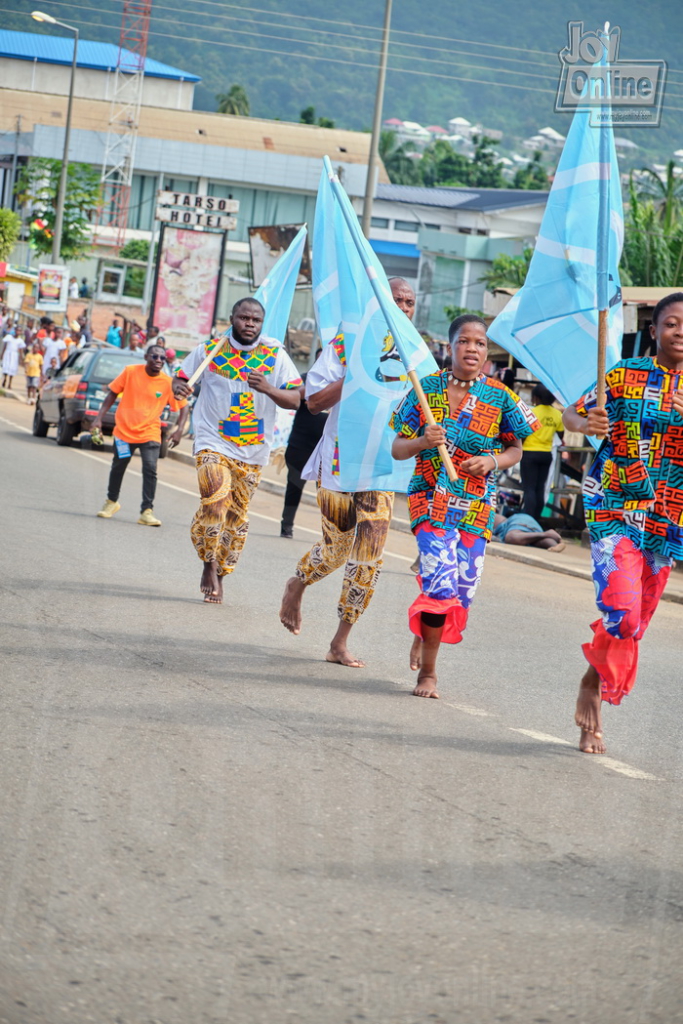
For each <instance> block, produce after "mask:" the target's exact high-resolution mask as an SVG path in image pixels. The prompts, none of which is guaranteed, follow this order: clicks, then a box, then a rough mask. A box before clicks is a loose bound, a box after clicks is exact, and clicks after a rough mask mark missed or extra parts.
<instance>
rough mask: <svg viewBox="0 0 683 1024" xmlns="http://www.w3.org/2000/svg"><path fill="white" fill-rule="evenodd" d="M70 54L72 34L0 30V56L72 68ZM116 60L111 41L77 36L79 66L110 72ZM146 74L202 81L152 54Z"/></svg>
mask: <svg viewBox="0 0 683 1024" xmlns="http://www.w3.org/2000/svg"><path fill="white" fill-rule="evenodd" d="M55 31H56V32H59V31H60V28H59V26H55ZM123 52H124V54H125V55H130V61H129V62H128V63H129V64H130V63H131V62H132V61H133V60H134V55H133V54H132V53H130V51H129V50H124V51H123ZM73 53H74V44H73V38H72V37H71V36H59V35H42V34H39V33H38V32H10V31H8V30H7V29H0V58H8V59H10V60H30V61H38V63H40V64H64V65H66V66H67V67H71V62H72V60H73ZM118 59H119V48H118V46H116V45H115V44H114V43H96V42H94V41H93V40H92V39H80V40H79V42H78V60H77V66H78V67H79V68H89V69H90V70H92V71H113V70H114V69H115V68H116V65H117V62H118ZM124 63H125V57H124ZM145 75H146V76H147V77H149V78H170V79H172V80H173V81H176V82H201V78H200V77H199V75H193V74H190V72H189V71H181V70H180V69H179V68H173V67H171V66H170V65H169V64H162V63H161V61H158V60H152V59H151V57H147V59H146V61H145Z"/></svg>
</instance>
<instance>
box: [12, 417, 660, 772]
mask: <svg viewBox="0 0 683 1024" xmlns="http://www.w3.org/2000/svg"><path fill="white" fill-rule="evenodd" d="M0 422H2V423H7V424H8V425H9V426H10V427H15V428H16V429H17V430H23V431H24V433H25V434H32V433H33V431H32V430H29V429H28V427H22V426H21V424H19V423H13V422H12V420H8V419H5V417H4V416H0ZM71 451H72V452H73V451H75V452H77V453H78V454H79V455H83V456H84V457H85V458H86V459H94V460H95V462H101V463H102V464H103V465H105V466H106V465H107V464H108V461H109V460H108V459H104V458H102V456H100V455H94V454H93V453H92V452H84V451H81V450H79V449H78V448H71ZM128 472H129V473H132V474H133V476H137V477H142V473H138V471H137V470H135V469H131V470H128ZM159 483H160V484H161V486H162V487H168V488H169V489H170V490H172V491H179V492H180V493H181V494H189V495H190V497H191V498H196V497H197V493H196V491H190V490H188V488H187V487H178V486H177V484H169V483H166V481H165V480H159ZM250 514H251V515H253V516H254V517H255V518H256V519H265V520H266V521H267V522H269V523H279V522H280V520H279V519H275V517H274V516H266V515H263V514H262V513H261V512H251V513H250ZM295 529H297V530H301V531H303V533H312V534H313V535H314V536H316V537H317V536H318V535H319V533H318V531H317V530H311V529H309V528H308V527H307V526H296V527H295ZM384 554H385V555H389V556H390V557H391V558H398V559H399V560H400V561H402V562H412V561H413V559H412V558H411V557H410V556H409V555H397V554H395V553H394V552H393V551H385V552H384ZM443 703H444V704H445V705H446V707H447V708H455V709H456V711H462V712H464V713H465V714H466V715H474V716H477V717H481V718H484V717H488V716H490V712H489V711H484V710H483V709H482V708H475V707H471V706H470V705H469V704H451V703H449V702H448V701H444V702H443ZM508 728H509V731H510V732H517V733H519V734H520V735H521V736H528V737H529V739H532V740H538V741H539V743H549V744H552V745H553V746H557V745H560V746H562V747H572V746H573V745H574V744H573V743H570V742H569V741H568V740H563V739H561V738H560V737H559V736H551V735H550V734H549V733H546V732H535V731H534V730H533V729H513V728H512V727H511V726H509V727H508ZM586 756H588V755H586ZM590 756H591V757H593V758H595V759H596V760H597V761H598V763H599V764H601V765H602V766H603V768H609V769H610V770H611V771H613V772H618V773H619V774H620V775H626V776H627V777H628V778H629V779H640V780H642V781H646V782H664V779H661V778H660V777H659V776H658V775H651V774H650V773H649V772H644V771H641V769H640V768H632V767H631V765H629V764H624V762H623V761H615V760H614V758H612V757H605V755H604V754H591V755H590Z"/></svg>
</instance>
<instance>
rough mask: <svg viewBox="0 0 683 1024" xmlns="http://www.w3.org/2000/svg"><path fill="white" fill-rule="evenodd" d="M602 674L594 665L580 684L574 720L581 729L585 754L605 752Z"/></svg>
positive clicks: (582, 747) (580, 748) (581, 742)
mask: <svg viewBox="0 0 683 1024" xmlns="http://www.w3.org/2000/svg"><path fill="white" fill-rule="evenodd" d="M601 689H602V687H601V683H600V676H599V675H598V673H597V672H596V671H595V669H594V668H593V666H592V665H591V666H590V668H588V669H587V670H586V673H585V675H584V677H583V679H582V680H581V685H580V686H579V696H578V699H577V701H576V713H575V715H574V721H575V722H576V724H577V725H578V727H579V729H580V730H581V737H580V739H579V750H581V751H583V753H584V754H604V753H605V751H606V750H607V747H606V746H605V744H604V743H603V741H602V696H601Z"/></svg>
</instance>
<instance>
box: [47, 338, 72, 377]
mask: <svg viewBox="0 0 683 1024" xmlns="http://www.w3.org/2000/svg"><path fill="white" fill-rule="evenodd" d="M65 349H66V342H65V341H64V339H63V338H58V340H57V341H55V340H54V338H49V339H48V340H47V341H46V342H45V352H44V354H43V373H47V371H48V370H49V369H50V364H51V362H52V360H53V359H55V358H56V359H57V369H59V367H60V366H61V365H62V360H61V358H60V355H59V353H60V352H64V350H65Z"/></svg>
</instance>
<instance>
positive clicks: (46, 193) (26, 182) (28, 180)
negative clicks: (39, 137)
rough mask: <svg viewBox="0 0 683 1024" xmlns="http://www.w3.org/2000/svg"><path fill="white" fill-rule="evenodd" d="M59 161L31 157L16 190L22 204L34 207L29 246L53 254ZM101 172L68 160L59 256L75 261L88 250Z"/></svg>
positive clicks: (97, 201)
mask: <svg viewBox="0 0 683 1024" xmlns="http://www.w3.org/2000/svg"><path fill="white" fill-rule="evenodd" d="M61 167H62V162H61V160H50V159H47V158H45V157H33V158H32V159H31V160H29V162H28V163H27V164H25V166H24V167H22V169H21V171H20V172H19V178H18V180H17V185H16V188H15V192H16V194H17V197H18V199H19V202H20V203H21V204H22V206H23V205H24V204H27V203H28V204H30V205H31V207H32V208H33V219H32V221H31V223H30V226H29V239H28V240H29V245H30V246H31V248H32V249H35V251H36V252H38V253H40V254H42V255H45V256H47V255H49V254H51V253H52V236H53V233H54V226H55V205H56V202H57V191H58V188H59V176H60V172H61ZM101 195H102V192H101V188H100V172H99V170H98V169H97V168H95V167H91V166H90V165H89V164H75V163H70V164H69V165H68V167H67V171H66V196H65V201H64V220H63V224H62V245H61V249H60V256H61V258H62V259H64V260H67V261H68V260H78V259H82V258H83V257H84V256H86V255H87V254H88V252H89V250H90V229H89V225H90V222H91V221H92V220H93V218H94V212H95V210H96V209H98V207H99V206H100V203H101Z"/></svg>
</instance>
